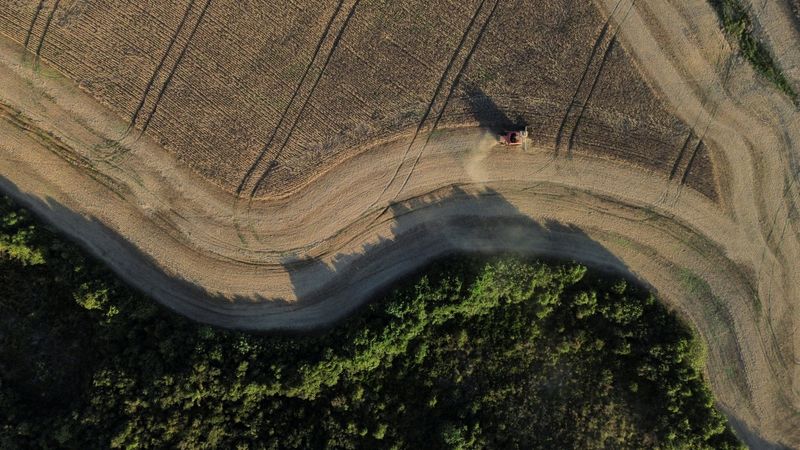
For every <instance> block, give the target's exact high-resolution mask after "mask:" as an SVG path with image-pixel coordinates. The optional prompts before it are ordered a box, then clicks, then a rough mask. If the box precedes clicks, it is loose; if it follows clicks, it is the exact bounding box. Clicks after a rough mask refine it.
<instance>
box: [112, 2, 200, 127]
mask: <svg viewBox="0 0 800 450" xmlns="http://www.w3.org/2000/svg"><path fill="white" fill-rule="evenodd" d="M194 2H195V0H191V1H190V2H189V6H188V7H187V8H186V12H184V13H183V18H182V19H181V22H180V24H179V25H178V28H177V29H176V30H175V33H173V34H172V39H170V41H169V45H168V46H167V50H166V51H164V55H163V56H162V57H161V61H159V62H158V65H157V66H156V69H155V70H154V71H153V75H152V76H151V77H150V80H149V81H148V82H147V85H146V86H145V89H144V93H143V94H142V97H141V99H140V100H139V104H138V105H137V106H136V110H135V111H134V112H133V116H132V117H131V121H130V124H129V125H128V130H127V131H130V130H131V129H132V128H133V127H135V126H136V120H137V119H138V118H139V114H140V113H141V111H142V108H143V107H144V103H145V101H147V97H148V96H149V95H150V90H151V89H153V84H154V83H155V82H156V78H157V77H158V74H159V73H160V72H161V69H162V68H163V67H164V63H165V62H166V61H167V57H168V56H169V54H170V52H172V48H173V47H174V46H175V43H176V42H177V40H178V36H179V35H180V33H181V31H183V27H184V26H185V25H186V21H187V20H188V18H189V13H190V12H191V11H192V8H193V7H194ZM127 131H126V134H127Z"/></svg>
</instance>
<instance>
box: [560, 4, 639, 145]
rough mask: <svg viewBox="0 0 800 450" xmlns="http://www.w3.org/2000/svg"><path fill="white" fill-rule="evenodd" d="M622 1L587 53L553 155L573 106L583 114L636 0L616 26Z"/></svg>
mask: <svg viewBox="0 0 800 450" xmlns="http://www.w3.org/2000/svg"><path fill="white" fill-rule="evenodd" d="M622 2H623V0H618V1H617V2H616V4H615V5H614V8H613V9H612V10H611V13H609V15H608V18H607V19H606V21H605V23H604V24H603V28H602V29H601V30H600V34H599V35H598V36H597V38H596V39H595V41H594V45H592V51H591V52H590V53H589V60H588V61H587V63H586V66H585V67H584V69H583V73H581V77H580V79H579V80H578V85H577V86H576V88H575V93H574V94H572V98H571V99H570V101H569V103H568V104H567V108H566V111H564V115H563V116H562V118H561V123H560V124H559V126H558V131H557V132H556V139H555V145H554V152H555V156H558V154H559V152H560V150H561V142H562V140H563V137H564V130H565V129H566V128H567V122H569V120H570V117H571V116H573V108H574V107H576V106H578V107H579V108H580V112H579V113H578V117H579V118H580V117H582V116H583V111H584V110H585V109H586V104H587V103H588V101H589V99H590V98H591V96H592V94H593V92H594V88H595V86H596V85H597V82H598V80H599V77H600V74H601V73H602V71H603V67H604V66H605V62H606V60H607V59H608V56H609V53H610V49H611V47H612V45H613V44H614V43H615V42H616V34H617V31H619V28H620V26H621V25H622V22H624V20H625V18H626V17H627V16H628V14H629V13H630V11H631V9H633V5H634V3H636V0H631V3H630V5H629V6H628V9H627V11H626V12H625V15H624V16H623V18H622V19H621V20H618V21H617V23H616V26H614V25H615V24H614V23H613V22H612V21H613V19H614V16H615V15H616V14H617V12H618V11H619V7H620V5H621V4H622ZM609 36H610V37H609ZM604 45H605V50H604V51H603V57H602V58H601V60H600V61H599V62H595V59H596V57H597V54H598V53H599V52H600V49H601V48H602V47H603V46H604ZM593 67H595V70H596V72H595V75H594V77H593V78H592V79H593V81H592V84H591V85H590V86H588V88H589V92H588V93H587V94H586V95H585V98H584V99H583V100H581V99H580V98H581V91H582V90H584V89H586V88H587V86H586V81H587V77H589V73H590V71H591V70H592V68H593ZM577 120H579V119H576V121H577ZM576 128H577V123H576V124H574V125H572V126H571V127H570V129H571V131H570V137H569V138H568V149H567V151H570V148H571V145H572V144H571V142H572V140H573V136H574V134H575V130H576Z"/></svg>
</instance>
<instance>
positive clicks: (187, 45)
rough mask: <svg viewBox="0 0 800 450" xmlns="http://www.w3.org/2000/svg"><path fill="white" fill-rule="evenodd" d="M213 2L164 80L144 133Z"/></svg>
mask: <svg viewBox="0 0 800 450" xmlns="http://www.w3.org/2000/svg"><path fill="white" fill-rule="evenodd" d="M211 1H212V0H206V4H205V5H204V6H203V9H202V10H201V11H200V15H199V16H198V18H197V21H196V22H195V24H194V27H193V28H192V32H191V33H190V34H189V37H188V38H187V39H186V44H184V46H183V49H181V52H180V53H179V54H178V57H177V58H176V59H175V64H174V65H173V66H172V70H170V72H169V75H167V79H166V80H164V84H163V85H162V86H161V90H159V92H158V96H157V97H156V100H155V103H154V104H153V109H152V110H151V111H150V114H148V115H147V119H145V121H144V124H143V125H142V133H144V132H145V131H147V127H148V126H150V121H151V120H153V116H155V114H156V111H158V105H159V104H160V103H161V99H162V98H163V97H164V93H165V92H166V91H167V88H169V85H170V84H171V83H172V77H173V76H175V72H176V71H177V70H178V66H180V65H181V61H182V60H183V57H184V56H186V51H187V50H188V49H189V46H191V44H192V40H193V39H194V36H195V34H196V33H197V29H198V28H200V24H201V23H202V22H203V18H204V17H205V16H206V12H207V11H208V7H209V6H210V5H211Z"/></svg>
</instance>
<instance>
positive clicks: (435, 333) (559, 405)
mask: <svg viewBox="0 0 800 450" xmlns="http://www.w3.org/2000/svg"><path fill="white" fill-rule="evenodd" d="M0 217H1V218H2V219H1V220H2V221H1V222H0V448H4V449H15V448H20V449H23V448H25V449H27V448H58V447H64V448H82V449H89V448H108V447H123V448H140V447H146V448H150V447H156V448H160V447H178V448H191V449H195V448H226V449H227V448H325V447H332V448H383V447H389V448H487V447H488V448H525V449H527V448H637V449H638V448H733V447H739V444H738V442H737V440H736V438H735V437H734V436H733V434H732V433H731V431H730V430H729V428H728V427H727V425H726V421H725V420H724V418H723V417H722V416H721V415H720V413H719V412H717V410H716V409H715V408H714V404H713V399H712V397H711V394H710V392H709V390H708V387H707V386H706V384H705V383H704V380H703V378H702V364H703V355H702V353H703V352H702V347H701V345H700V344H699V343H698V341H697V340H696V339H695V338H694V337H693V336H692V334H691V333H690V331H689V330H688V329H687V328H686V327H685V326H684V325H683V324H682V323H680V322H679V321H678V319H677V318H676V317H675V316H673V315H672V314H670V313H669V312H668V311H666V309H665V308H664V307H663V306H661V305H660V304H659V303H658V302H657V301H656V300H655V299H654V298H653V297H652V296H651V295H649V294H648V293H646V292H643V291H641V290H640V289H638V288H636V287H634V286H631V285H629V284H628V283H626V282H625V281H624V280H619V279H609V278H608V277H607V276H600V275H598V274H593V273H592V272H591V271H587V269H586V268H585V267H582V266H580V265H576V264H565V265H547V264H544V263H541V262H530V261H523V260H519V259H514V258H496V259H476V258H471V257H461V258H452V259H449V260H445V261H441V262H439V263H437V264H435V265H434V266H432V267H431V268H429V269H428V270H427V271H426V272H425V274H423V275H421V276H419V277H417V278H416V279H414V280H411V281H408V282H405V283H404V284H403V285H401V286H399V287H397V288H396V289H395V290H394V291H393V292H391V293H390V294H389V295H387V296H386V297H385V298H382V299H376V300H375V301H374V302H373V303H371V304H370V305H369V306H368V307H367V308H365V309H364V310H363V311H362V312H360V313H359V314H357V315H356V316H354V317H353V318H351V319H349V320H348V321H346V322H343V323H341V324H339V325H338V326H336V327H335V328H333V329H331V330H328V331H327V332H325V333H321V334H318V335H312V336H302V337H289V336H270V335H259V334H248V333H243V332H236V331H227V330H220V329H215V328H211V327H207V326H202V325H198V324H196V323H193V322H190V321H188V320H186V319H184V318H181V317H178V316H176V315H174V314H172V313H170V312H168V311H166V310H164V309H163V308H160V307H158V306H157V305H156V304H154V302H152V301H151V300H149V299H147V298H144V297H142V296H141V295H139V294H137V293H135V292H134V291H133V290H131V289H130V288H128V287H126V286H124V285H123V284H122V283H121V282H120V281H118V280H117V279H116V278H115V277H114V276H113V275H112V274H111V273H110V272H109V271H108V270H107V269H105V268H104V267H103V266H102V265H100V264H99V263H98V262H96V261H94V260H92V259H91V258H89V257H87V256H85V255H84V254H83V253H82V252H81V251H80V250H79V249H77V248H76V247H75V246H74V245H72V244H70V243H68V242H65V241H64V240H62V239H61V238H59V237H58V236H57V235H55V234H54V233H53V232H51V231H49V230H48V229H47V228H46V227H44V226H42V225H39V224H37V223H35V221H34V220H32V219H31V218H30V217H29V216H28V214H27V213H26V212H25V211H23V210H21V209H19V208H17V207H15V206H14V205H13V204H12V203H11V202H10V201H9V200H8V199H2V200H0Z"/></svg>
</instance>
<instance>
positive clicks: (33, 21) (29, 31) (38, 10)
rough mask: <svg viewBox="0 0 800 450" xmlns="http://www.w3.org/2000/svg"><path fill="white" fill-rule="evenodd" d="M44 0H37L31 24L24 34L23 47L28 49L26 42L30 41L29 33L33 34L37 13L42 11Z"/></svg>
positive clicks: (37, 17)
mask: <svg viewBox="0 0 800 450" xmlns="http://www.w3.org/2000/svg"><path fill="white" fill-rule="evenodd" d="M44 2H45V0H39V4H38V5H37V6H36V12H35V13H33V19H31V25H30V26H29V27H28V33H27V34H25V44H23V46H24V47H25V49H26V50H27V49H28V44H29V43H30V41H31V35H32V34H33V27H34V26H36V21H37V20H38V19H39V14H41V12H42V8H44Z"/></svg>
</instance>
